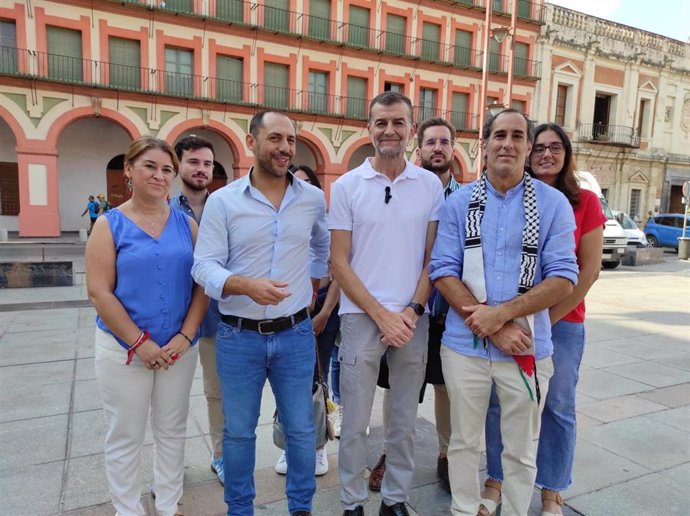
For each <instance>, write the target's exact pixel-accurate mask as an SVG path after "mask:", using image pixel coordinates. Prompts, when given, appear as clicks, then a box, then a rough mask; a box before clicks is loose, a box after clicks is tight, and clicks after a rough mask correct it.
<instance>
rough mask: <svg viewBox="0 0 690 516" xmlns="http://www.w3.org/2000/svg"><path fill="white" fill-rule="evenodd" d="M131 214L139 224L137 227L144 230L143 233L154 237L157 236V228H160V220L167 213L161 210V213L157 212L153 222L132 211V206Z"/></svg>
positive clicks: (132, 208)
mask: <svg viewBox="0 0 690 516" xmlns="http://www.w3.org/2000/svg"><path fill="white" fill-rule="evenodd" d="M131 210H132V213H133V214H134V215H136V218H137V222H138V223H139V224H138V225H139V227H141V229H143V230H144V232H145V233H148V234H149V235H151V236H156V235H157V234H159V232H160V230H159V226H161V219H162V218H163V217H165V214H166V213H167V211H166V210H165V209H163V211H162V212H159V213H158V214H156V216H155V217H156V218H155V219H154V220H151V219H150V218H147V217H145V216H144V215H142V214H141V213H140V212H139V211H137V210H135V209H134V206H132V207H131Z"/></svg>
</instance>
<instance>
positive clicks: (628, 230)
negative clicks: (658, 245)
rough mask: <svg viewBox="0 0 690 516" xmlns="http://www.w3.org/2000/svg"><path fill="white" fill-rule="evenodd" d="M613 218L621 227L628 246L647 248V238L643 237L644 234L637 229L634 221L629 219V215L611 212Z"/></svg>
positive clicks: (621, 212)
mask: <svg viewBox="0 0 690 516" xmlns="http://www.w3.org/2000/svg"><path fill="white" fill-rule="evenodd" d="M612 213H613V216H614V217H616V220H617V221H618V223H619V224H620V225H621V226H623V231H625V236H626V237H627V238H628V245H631V246H633V247H647V246H648V245H649V244H648V243H647V238H646V237H645V236H644V232H643V231H642V230H640V228H638V227H637V224H635V221H634V220H633V219H631V218H630V215H628V214H627V213H625V212H623V211H615V210H613V211H612Z"/></svg>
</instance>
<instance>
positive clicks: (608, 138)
mask: <svg viewBox="0 0 690 516" xmlns="http://www.w3.org/2000/svg"><path fill="white" fill-rule="evenodd" d="M577 137H578V140H579V141H580V142H587V143H597V144H605V145H615V146H618V147H634V148H639V146H640V138H639V137H638V135H637V134H636V133H635V130H634V129H633V128H632V127H627V126H623V125H609V124H599V123H597V124H580V125H579V126H578V128H577Z"/></svg>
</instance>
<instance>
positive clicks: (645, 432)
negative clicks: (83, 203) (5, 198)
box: [0, 244, 690, 516]
mask: <svg viewBox="0 0 690 516" xmlns="http://www.w3.org/2000/svg"><path fill="white" fill-rule="evenodd" d="M82 252H83V248H82V247H81V246H79V245H71V244H70V245H66V246H62V247H58V246H47V247H46V248H44V249H41V248H39V247H31V246H27V247H26V248H25V249H22V250H21V251H16V250H15V248H14V247H10V246H5V247H0V261H3V260H7V259H46V260H57V259H69V260H73V261H74V270H75V278H76V279H75V286H73V287H54V288H33V289H4V290H0V386H1V388H2V392H3V402H2V411H0V441H1V442H2V443H3V445H2V453H1V454H0V514H2V515H4V516H19V515H27V516H44V515H55V514H65V515H67V514H69V515H80V516H87V515H88V516H96V515H99V516H100V515H112V514H113V512H114V511H113V509H112V506H111V505H110V504H109V501H108V500H109V496H108V492H107V488H106V484H105V473H104V466H103V453H102V451H103V444H102V443H103V435H104V429H103V417H102V413H101V408H100V400H99V396H98V391H97V388H96V384H95V379H94V364H93V332H94V310H93V309H92V308H91V307H90V306H89V303H88V301H87V300H86V292H85V287H84V281H83V280H84V275H83V271H84V267H83V259H82V258H81V253H82ZM19 257H21V258H19ZM587 331H588V338H587V351H586V353H585V356H584V360H583V365H582V368H581V380H580V386H579V399H578V412H579V434H578V448H577V456H576V461H575V477H576V478H575V483H574V485H573V486H572V488H571V489H570V490H568V491H567V492H566V493H565V496H564V497H565V499H566V504H567V507H566V508H565V509H566V511H565V512H566V514H586V515H625V516H634V515H640V516H643V515H644V516H647V515H656V514H668V515H672V514H673V515H675V514H678V515H680V514H688V511H689V509H688V507H690V262H683V261H678V260H677V258H676V255H675V254H670V253H666V255H665V262H664V263H661V264H658V265H649V266H643V267H620V268H619V269H616V270H613V271H602V273H601V277H600V279H599V281H598V282H597V284H596V285H595V286H594V288H593V290H592V292H591V293H590V295H589V298H588V324H587ZM379 394H380V393H379ZM380 406H381V404H380V397H379V399H378V400H377V403H376V407H375V410H374V414H373V416H372V421H371V428H372V431H371V435H370V454H369V464H370V466H373V464H374V463H375V461H376V459H377V456H378V453H379V450H380V446H381V426H380V425H381V411H380ZM273 410H274V405H273V397H272V394H271V392H270V388H268V387H267V388H266V390H265V396H264V399H263V406H262V411H261V419H260V426H259V428H258V430H257V461H256V475H255V479H256V485H257V499H256V504H257V510H256V513H257V515H264V516H273V515H276V516H277V515H286V514H287V505H286V502H285V498H284V484H285V482H284V478H283V477H280V476H278V475H277V474H275V472H274V471H273V466H274V464H275V461H276V460H277V458H278V456H279V453H280V452H279V450H278V449H276V448H275V447H274V446H273V444H272V440H271V418H272V415H273ZM433 422H434V415H433V390H432V389H427V395H426V398H425V400H424V403H423V404H422V405H421V406H420V411H419V419H418V424H417V470H416V472H415V479H414V489H413V490H412V493H411V497H410V506H411V508H412V509H413V511H411V512H412V513H413V514H418V515H421V516H442V515H448V514H450V511H449V507H450V496H449V495H447V494H446V493H445V492H444V491H443V489H442V488H441V487H440V484H439V483H438V481H437V478H436V474H435V467H436V454H437V443H436V437H435V430H434V426H433ZM207 428H208V427H207V417H206V406H205V399H204V396H203V391H202V382H201V368H200V367H199V368H198V369H197V373H196V377H195V380H194V384H193V387H192V399H191V410H190V414H189V420H188V428H187V469H186V473H185V483H186V489H185V495H184V497H183V502H184V510H185V514H186V515H187V516H211V515H222V514H225V504H224V502H223V493H222V488H221V486H220V485H219V484H218V482H217V481H216V480H215V479H214V476H213V474H212V473H211V471H210V469H209V457H210V451H209V450H210V447H209V446H210V443H209V438H208V434H207ZM151 443H152V441H151V437H150V435H149V436H148V437H147V439H146V446H145V450H144V464H145V465H146V466H145V468H144V478H143V482H142V486H141V487H142V496H143V500H144V504H145V507H147V508H148V509H149V511H150V514H155V513H154V511H153V504H152V503H151V499H150V495H149V494H148V486H150V483H151V467H150V463H151V452H152V444H151ZM328 452H329V460H330V464H331V470H330V472H329V473H328V474H327V475H325V476H324V477H321V478H319V479H318V493H317V495H316V497H315V500H314V514H315V515H318V516H336V515H338V514H340V509H339V502H338V499H339V488H338V478H337V460H338V455H337V454H338V442H337V441H336V442H334V443H330V444H329V446H328ZM379 501H380V498H379V496H378V495H375V494H372V497H371V500H370V501H369V503H368V505H367V511H368V514H374V513H378V504H379ZM539 505H540V504H539V495H538V493H537V492H536V491H535V494H534V497H533V503H532V508H531V510H530V515H538V514H539V513H538V508H539Z"/></svg>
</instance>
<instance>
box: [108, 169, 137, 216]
mask: <svg viewBox="0 0 690 516" xmlns="http://www.w3.org/2000/svg"><path fill="white" fill-rule="evenodd" d="M105 177H106V182H107V185H108V190H107V192H108V193H107V197H106V198H107V199H108V202H110V204H111V205H112V206H113V208H114V207H115V206H119V205H120V204H122V203H123V202H125V201H126V200H128V199H129V198H130V197H131V196H132V192H130V191H129V189H128V188H127V180H126V179H125V173H124V170H121V169H113V168H109V169H108V170H107V171H106V173H105Z"/></svg>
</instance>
